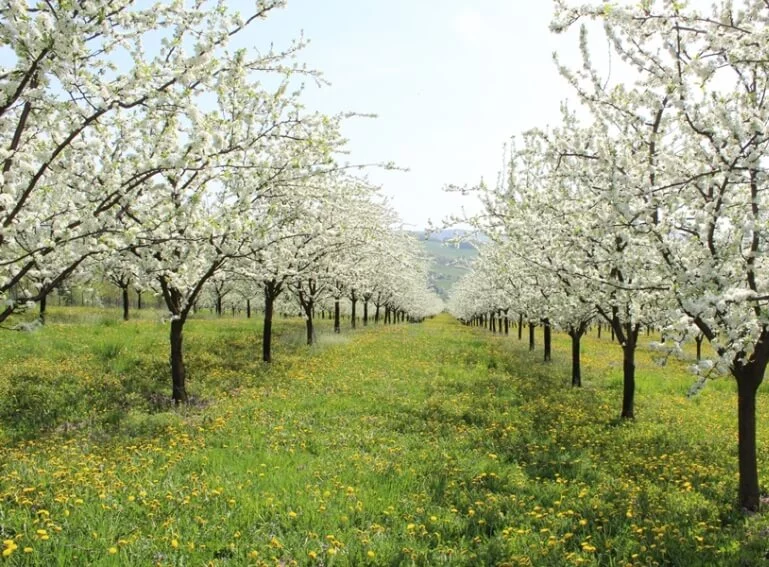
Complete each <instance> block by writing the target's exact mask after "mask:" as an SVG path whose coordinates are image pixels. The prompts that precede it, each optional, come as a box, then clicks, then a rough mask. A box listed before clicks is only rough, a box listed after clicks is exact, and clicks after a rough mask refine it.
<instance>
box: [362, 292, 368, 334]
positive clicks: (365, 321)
mask: <svg viewBox="0 0 769 567" xmlns="http://www.w3.org/2000/svg"><path fill="white" fill-rule="evenodd" d="M367 325H368V300H367V299H366V300H364V301H363V326H364V327H366V326H367Z"/></svg>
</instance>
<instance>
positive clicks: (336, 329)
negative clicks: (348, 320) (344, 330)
mask: <svg viewBox="0 0 769 567" xmlns="http://www.w3.org/2000/svg"><path fill="white" fill-rule="evenodd" d="M334 332H335V333H337V334H339V333H340V332H341V328H340V324H339V300H338V299H335V300H334Z"/></svg>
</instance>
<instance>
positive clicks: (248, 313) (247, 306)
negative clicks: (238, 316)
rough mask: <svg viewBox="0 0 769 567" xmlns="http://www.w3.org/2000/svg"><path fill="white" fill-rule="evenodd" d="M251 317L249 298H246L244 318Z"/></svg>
mask: <svg viewBox="0 0 769 567" xmlns="http://www.w3.org/2000/svg"><path fill="white" fill-rule="evenodd" d="M250 318H251V300H250V299H246V319H250Z"/></svg>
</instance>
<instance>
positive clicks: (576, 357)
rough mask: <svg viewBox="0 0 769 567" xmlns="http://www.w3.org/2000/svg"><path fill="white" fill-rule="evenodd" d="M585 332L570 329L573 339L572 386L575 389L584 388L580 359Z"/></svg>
mask: <svg viewBox="0 0 769 567" xmlns="http://www.w3.org/2000/svg"><path fill="white" fill-rule="evenodd" d="M583 333H584V331H582V330H580V329H575V328H574V327H572V328H571V329H569V336H570V337H571V385H572V387H573V388H581V387H582V364H581V357H580V341H581V340H582V334H583Z"/></svg>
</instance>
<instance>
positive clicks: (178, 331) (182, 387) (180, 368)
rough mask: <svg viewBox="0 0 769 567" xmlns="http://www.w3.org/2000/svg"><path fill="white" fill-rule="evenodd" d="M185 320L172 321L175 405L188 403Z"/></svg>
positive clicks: (172, 369)
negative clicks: (185, 363) (185, 364)
mask: <svg viewBox="0 0 769 567" xmlns="http://www.w3.org/2000/svg"><path fill="white" fill-rule="evenodd" d="M183 331H184V319H181V318H179V319H172V320H171V381H172V384H173V389H172V394H171V396H172V399H173V401H174V404H175V405H177V406H178V405H180V404H186V403H187V387H186V383H185V381H186V371H185V369H184V350H183V347H184V335H183Z"/></svg>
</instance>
